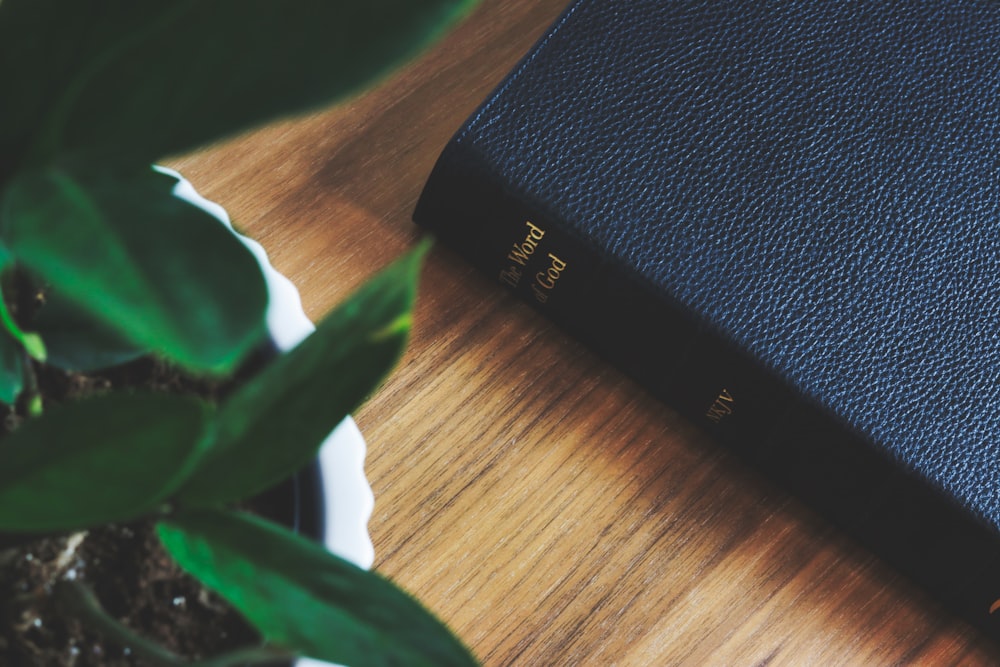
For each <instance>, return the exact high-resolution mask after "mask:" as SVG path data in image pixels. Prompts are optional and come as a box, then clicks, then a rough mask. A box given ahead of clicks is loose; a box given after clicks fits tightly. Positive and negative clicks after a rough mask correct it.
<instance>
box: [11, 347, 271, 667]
mask: <svg viewBox="0 0 1000 667" xmlns="http://www.w3.org/2000/svg"><path fill="white" fill-rule="evenodd" d="M39 387H40V388H41V389H42V392H43V395H44V396H45V397H46V398H45V402H46V404H47V407H51V406H52V405H54V404H58V403H61V402H63V401H67V400H75V399H77V398H79V397H81V396H84V395H89V394H94V393H100V392H103V391H108V390H110V389H112V388H118V387H143V388H145V389H147V390H153V391H172V392H182V393H197V394H199V395H202V396H209V397H214V398H217V397H219V396H221V395H223V394H224V393H225V391H226V390H227V386H226V385H220V384H216V383H211V382H205V381H199V380H193V379H191V378H189V377H186V376H184V375H183V374H180V373H177V372H175V371H173V370H171V369H170V368H168V367H167V366H165V365H164V364H162V363H159V362H157V361H154V360H150V359H142V360H139V361H136V362H133V363H130V364H127V365H125V366H123V367H119V368H117V369H115V370H113V371H109V372H105V373H98V374H91V375H90V376H82V375H76V374H67V373H64V372H61V371H55V370H51V369H40V370H39ZM22 415H23V411H18V410H10V411H9V413H8V414H7V415H6V416H5V417H6V418H5V420H4V423H3V425H2V431H4V432H10V431H11V430H12V429H16V428H17V425H18V424H19V423H20V421H22V420H23V416H22ZM5 539H6V540H7V545H6V546H5V544H4V540H5ZM11 542H17V544H14V545H11ZM63 580H75V581H81V582H83V583H85V584H86V585H87V586H89V587H90V588H91V589H92V590H93V591H94V592H95V594H96V596H97V598H98V600H99V601H100V603H101V605H102V606H103V607H104V609H105V610H106V611H107V612H109V613H110V614H111V615H112V616H114V617H115V618H117V619H118V620H119V621H121V622H122V623H124V624H125V625H127V626H128V627H129V628H131V629H132V630H133V631H135V632H137V633H138V634H140V635H142V636H144V637H147V638H149V639H153V640H155V641H157V642H158V643H160V644H161V645H162V646H164V647H165V648H167V649H169V650H170V651H171V652H173V653H175V654H178V655H181V656H184V657H187V658H204V657H208V656H211V655H217V654H220V653H224V652H227V651H231V650H234V649H237V648H242V647H246V646H249V645H252V644H255V643H257V642H258V638H257V635H256V633H255V631H254V630H253V629H252V628H251V627H250V626H249V625H248V624H247V623H246V622H245V621H244V620H243V619H242V617H241V616H240V615H239V614H237V613H236V612H235V611H233V610H232V609H231V608H230V607H228V605H227V604H226V603H225V602H224V601H222V600H221V599H220V598H218V597H217V596H216V595H214V594H212V593H210V592H209V591H207V590H206V589H204V588H203V587H202V586H201V585H200V584H199V583H198V582H197V581H196V580H195V579H194V578H192V577H190V576H189V575H187V574H185V573H184V572H182V571H181V570H180V568H179V567H178V566H177V565H176V564H175V563H174V562H173V560H172V559H171V558H170V557H169V556H168V555H167V554H166V552H165V551H164V549H163V547H162V546H161V545H160V543H159V540H158V538H157V537H156V534H155V530H154V526H153V523H152V522H151V521H141V522H137V523H130V524H120V525H119V524H111V525H107V526H103V527H100V528H97V529H92V530H88V531H85V532H78V533H73V534H70V535H58V536H50V537H45V538H40V539H32V540H31V541H28V542H23V539H14V538H12V537H11V536H3V535H0V666H2V667H142V666H144V665H146V664H147V663H145V662H142V661H139V660H138V659H137V658H136V657H135V656H134V655H132V653H131V650H130V649H129V648H128V647H125V646H121V645H118V644H115V643H113V642H109V641H108V640H106V639H104V638H102V637H101V636H100V635H98V634H97V633H95V632H94V631H93V630H92V629H90V628H89V627H87V626H85V625H83V624H82V623H81V622H80V621H78V620H76V619H74V618H69V617H67V616H66V615H65V614H64V613H63V612H62V609H61V608H60V605H59V604H58V602H57V600H56V596H54V595H53V591H54V588H55V585H56V583H57V582H59V581H63Z"/></svg>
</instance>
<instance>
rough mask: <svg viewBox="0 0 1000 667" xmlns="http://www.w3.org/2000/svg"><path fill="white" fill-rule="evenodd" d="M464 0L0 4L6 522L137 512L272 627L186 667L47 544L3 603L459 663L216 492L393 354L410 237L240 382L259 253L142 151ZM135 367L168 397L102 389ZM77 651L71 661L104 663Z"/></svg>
mask: <svg viewBox="0 0 1000 667" xmlns="http://www.w3.org/2000/svg"><path fill="white" fill-rule="evenodd" d="M465 4H466V3H465V2H462V1H459V0H433V1H425V2H414V1H411V0H405V1H396V0H389V1H383V0H378V1H374V0H367V1H364V2H323V1H321V0H308V1H306V0H284V1H283V2H277V1H275V0H201V1H199V2H195V1H193V0H191V1H188V0H175V1H174V2H164V1H162V0H157V1H154V0H129V1H128V2H122V1H120V0H0V89H2V90H3V91H4V103H3V104H2V105H0V262H2V263H0V269H2V276H0V278H2V280H0V291H2V297H3V298H2V299H0V401H2V402H3V403H4V404H6V405H7V406H8V408H7V418H6V424H7V430H8V431H9V433H7V434H6V435H5V436H4V437H3V438H2V439H0V531H2V532H3V533H4V534H5V536H4V539H5V540H6V541H7V543H8V544H22V545H23V544H25V543H30V544H36V543H37V542H38V541H39V540H48V539H53V540H63V541H62V542H60V544H62V545H65V552H60V553H56V554H55V558H56V560H57V561H58V560H59V558H60V557H62V556H65V555H66V554H67V553H71V547H73V548H75V547H74V540H76V544H78V542H79V540H78V539H77V537H78V536H79V535H81V534H82V531H96V530H101V529H102V528H101V527H103V526H115V527H122V526H125V528H124V529H123V530H125V531H126V533H125V534H127V531H132V530H133V528H131V526H135V525H147V526H150V527H151V528H150V530H151V532H152V534H154V535H155V536H156V539H158V540H159V541H160V543H161V544H162V547H163V549H164V550H165V553H167V554H169V556H170V558H171V559H172V560H173V562H175V563H177V564H179V565H180V566H181V567H182V568H183V569H184V570H186V571H187V572H189V573H190V574H192V575H193V576H194V577H196V578H197V579H198V580H199V581H201V582H202V583H203V584H204V585H205V586H206V587H207V588H208V589H210V590H212V591H215V592H216V593H217V594H218V595H220V596H221V597H222V598H223V599H225V600H226V601H228V603H229V604H230V605H231V606H232V607H233V608H235V609H236V610H237V611H238V612H239V614H241V615H242V616H243V617H245V618H246V619H248V620H249V621H250V623H251V624H252V625H253V626H254V628H255V629H256V631H257V633H258V634H259V637H260V638H261V639H262V643H261V644H260V645H258V646H252V647H246V648H240V649H238V650H235V651H231V652H228V653H227V654H225V655H221V656H213V657H211V658H205V659H202V660H200V661H198V662H189V661H188V660H187V659H186V658H185V657H184V656H178V655H176V654H175V653H173V652H171V651H170V650H168V649H165V648H164V647H162V646H158V645H157V644H156V643H154V642H150V641H149V640H148V639H146V638H143V637H142V636H141V635H140V634H139V631H138V630H137V629H136V628H131V627H127V626H126V625H125V624H123V623H122V622H121V621H120V620H119V619H118V618H116V615H115V614H113V613H111V612H110V611H109V610H108V609H107V608H106V607H107V606H108V601H106V600H101V599H99V597H98V596H95V595H94V592H93V585H92V583H93V579H92V577H93V576H95V575H94V572H93V571H92V569H93V570H94V571H96V564H94V567H93V568H92V569H91V567H90V566H88V568H87V572H86V573H84V572H82V571H81V570H80V569H77V568H73V567H65V565H66V564H65V563H61V566H60V568H57V569H58V571H59V574H60V576H59V578H58V579H57V580H56V581H55V582H54V583H53V585H52V586H51V587H50V588H48V589H44V588H43V589H41V590H23V591H19V593H18V595H16V596H14V598H13V599H10V600H5V601H4V603H3V604H5V605H6V609H7V617H8V618H11V611H10V609H11V607H16V606H17V605H29V606H30V605H32V604H38V603H39V600H40V599H44V600H45V601H47V602H51V603H52V605H54V606H55V607H57V608H58V609H59V610H60V611H62V612H65V613H67V614H71V615H76V616H77V617H78V618H80V619H82V624H83V625H85V626H88V627H90V628H92V629H96V630H94V631H96V632H97V633H98V634H101V635H103V636H105V637H108V638H109V640H110V641H111V642H112V643H116V644H118V645H120V646H121V647H122V653H123V654H129V653H131V654H132V655H134V656H138V657H139V658H140V660H141V661H142V663H141V664H159V665H180V664H198V665H205V666H207V665H214V666H217V667H221V666H224V665H237V664H239V665H243V664H252V663H255V662H256V663H261V662H268V661H274V660H275V659H277V658H281V659H287V658H291V657H292V656H298V655H303V656H310V657H313V658H316V659H320V660H331V661H337V662H343V663H347V664H351V665H362V664H379V665H381V664H427V665H447V664H470V663H472V662H473V659H472V658H471V656H470V655H469V653H468V652H467V651H466V649H465V648H464V647H463V646H462V645H461V643H460V642H459V641H458V640H456V639H455V638H454V637H453V636H452V635H451V634H450V633H449V632H448V631H447V630H446V629H445V628H444V627H443V626H442V625H441V624H440V623H439V622H438V621H436V620H435V619H434V618H433V617H432V616H431V615H430V614H428V613H427V612H426V611H425V610H423V609H422V608H421V607H420V606H419V604H417V603H416V602H415V601H413V600H412V599H411V598H410V597H409V596H407V595H406V594H405V593H403V592H402V591H400V590H399V589H397V588H396V587H395V586H394V585H392V584H391V583H390V582H388V581H386V580H384V579H382V578H380V577H379V576H378V575H376V574H373V573H369V572H366V571H364V570H362V569H360V568H357V567H355V566H353V565H351V564H349V563H347V562H345V561H343V560H341V559H339V558H337V557H336V556H333V555H331V554H329V553H328V552H326V551H325V550H324V549H322V548H321V547H320V546H318V545H316V544H314V543H312V542H310V541H309V540H308V539H306V538H304V537H302V536H298V535H295V534H294V533H292V532H291V531H289V530H288V529H286V528H283V527H281V526H279V525H277V524H274V523H272V522H270V521H268V520H266V519H264V518H261V517H259V516H256V515H254V514H251V513H248V512H246V511H244V510H243V509H233V508H232V507H233V505H234V504H237V503H242V502H245V501H246V500H247V499H248V498H251V497H253V496H254V495H255V494H257V493H258V492H260V491H261V490H263V489H266V488H268V487H269V486H271V485H272V484H274V483H275V482H278V481H279V480H281V479H282V478H285V477H287V476H288V475H291V474H292V473H293V472H294V471H296V470H297V469H299V468H300V467H301V466H303V465H304V464H305V463H307V462H308V461H309V460H310V459H311V458H312V457H314V455H315V452H316V449H317V447H318V446H319V445H320V443H321V442H322V441H323V440H324V438H325V437H326V435H327V433H329V431H330V430H331V429H332V428H333V427H334V426H336V424H337V423H339V422H340V420H341V419H342V418H343V417H344V416H345V415H347V414H349V412H350V410H352V409H353V408H354V407H355V406H356V405H357V404H358V402H359V401H361V400H362V399H363V398H364V397H365V396H366V395H367V394H368V393H369V392H370V391H371V390H372V389H373V388H374V387H375V386H376V384H377V383H378V382H379V380H380V378H381V377H382V376H383V374H384V373H385V372H386V371H387V370H388V369H389V368H390V367H391V365H392V364H393V363H394V362H395V360H396V359H397V357H398V355H399V353H400V351H401V349H402V347H403V345H404V342H405V338H406V336H407V332H408V329H409V325H410V311H411V308H412V301H413V296H414V285H415V281H416V276H417V272H418V269H419V265H420V259H421V256H422V254H423V252H424V250H425V248H424V247H423V246H421V247H419V248H417V249H416V250H414V251H413V252H412V253H411V254H409V255H408V256H406V257H404V258H403V259H401V260H400V261H398V262H397V263H395V264H393V265H392V266H390V267H389V268H388V269H386V270H384V271H383V272H381V273H380V274H379V275H378V276H376V277H375V278H374V279H373V280H372V281H371V282H370V283H368V284H367V285H365V286H364V287H362V289H361V290H360V291H359V292H358V293H356V294H355V295H354V296H353V297H351V298H350V299H349V300H348V301H347V302H346V303H345V304H343V305H342V306H340V307H338V308H337V309H336V310H335V311H334V312H332V313H331V314H330V315H329V316H328V317H326V318H325V319H324V320H323V321H321V322H320V323H319V324H318V326H317V329H316V332H315V333H314V334H312V335H310V336H309V337H308V338H307V339H306V340H304V341H303V342H302V343H301V344H299V345H298V346H296V347H295V348H294V349H293V350H291V351H289V352H287V353H285V354H282V355H280V356H278V357H277V358H275V359H273V360H272V361H270V362H269V363H267V364H266V365H265V366H264V368H263V369H262V370H260V371H259V372H258V373H256V374H255V375H252V376H251V377H249V378H248V379H245V380H243V381H242V382H240V383H238V384H234V383H233V382H232V378H233V377H234V376H237V375H239V374H240V373H241V372H242V369H245V368H246V367H247V363H248V361H247V360H248V359H249V358H251V357H253V356H254V354H255V353H256V352H257V351H259V350H260V349H261V347H262V346H266V341H267V329H266V325H265V312H266V307H267V291H266V287H265V283H264V280H263V278H262V276H261V270H260V267H259V265H258V263H257V262H256V261H255V260H254V259H253V257H252V256H251V254H250V253H249V252H248V251H247V249H246V247H245V246H244V245H243V244H242V243H241V242H240V241H239V240H238V239H237V238H236V237H235V236H234V235H233V234H232V233H231V232H230V231H229V230H227V229H225V227H224V226H222V225H220V224H218V222H217V221H216V220H215V219H214V218H213V217H212V216H211V215H210V214H209V213H207V212H206V211H204V210H203V209H202V208H199V207H198V206H195V205H193V204H191V203H190V202H189V201H186V200H185V199H182V198H180V197H177V196H175V189H176V187H177V185H178V181H177V177H176V176H175V175H172V174H169V173H164V172H162V171H160V170H156V169H153V168H151V166H150V165H151V164H152V163H154V162H155V161H156V160H157V159H159V158H161V157H163V156H165V155H170V154H176V153H179V152H182V151H186V150H189V149H192V148H194V147H196V146H198V145H200V144H202V143H205V142H208V141H212V140H214V139H216V138H218V137H221V136H223V135H227V134H231V133H233V132H236V131H239V130H242V129H244V128H247V127H250V126H252V125H254V124H257V123H261V122H264V121H267V120H269V119H271V118H273V117H275V116H277V115H280V114H285V113H291V112H295V111H299V110H302V109H306V108H310V107H314V106H316V105H318V104H322V103H326V102H329V101H331V100H335V99H337V98H338V97H341V96H343V95H345V94H348V93H350V92H351V91H354V90H356V89H357V88H358V87H359V86H362V85H364V84H365V83H367V82H369V81H371V80H372V79H373V78H375V77H377V76H379V75H380V74H381V73H383V72H385V71H386V70H387V68H389V67H391V66H392V65H393V64H394V63H397V62H399V61H400V60H401V59H403V58H405V57H407V56H408V55H410V54H411V53H412V52H413V51H414V50H415V49H416V48H418V47H419V46H421V45H422V44H424V43H426V42H427V41H428V40H429V39H430V38H432V37H433V36H434V35H435V34H437V33H438V32H439V31H440V30H441V28H442V26H443V25H445V24H446V23H447V22H448V21H450V20H452V19H453V18H454V17H455V16H456V15H457V14H458V13H460V12H461V10H462V9H463V6H464V5H465ZM137 359H138V360H139V361H135V360H137ZM150 360H153V361H150ZM121 364H124V365H121ZM136 364H140V365H144V368H147V369H148V367H150V366H153V367H154V368H155V370H156V371H157V373H158V374H159V375H157V376H156V378H155V379H154V380H153V381H152V382H153V383H154V384H157V383H158V384H165V385H168V386H170V387H172V388H180V389H182V391H181V392H180V393H175V392H172V391H171V392H164V391H152V390H149V389H148V388H143V387H140V388H134V387H132V386H131V384H132V380H131V379H130V378H127V377H126V378H125V380H122V381H123V382H124V385H123V386H122V387H119V386H117V385H115V383H116V382H118V381H119V380H121V377H120V376H122V375H123V374H124V375H125V376H128V375H129V373H131V372H132V370H134V368H135V365H136ZM108 367H112V368H116V369H122V368H124V369H126V371H120V370H112V371H104V370H101V369H106V368H108ZM116 374H117V375H116ZM164 374H166V375H164ZM95 378H96V379H95ZM144 381H145V382H148V380H144ZM109 383H111V384H112V385H113V386H111V387H110V389H109V388H108V386H107V385H108V384H109ZM51 387H54V392H55V395H53V394H50V393H48V391H49V389H50V388H51ZM81 388H82V392H81V391H79V390H81ZM78 393H82V394H85V396H84V397H82V398H77V394H78ZM66 535H70V536H73V537H70V538H68V539H67V538H66V537H65V536H66ZM61 548H62V547H61ZM126 551H127V550H126ZM8 553H9V552H8ZM18 553H22V554H24V553H26V552H24V551H21V552H18ZM28 556H31V554H30V553H28V554H27V556H24V557H25V558H28ZM0 560H2V559H0ZM7 564H8V565H9V564H10V563H7ZM2 566H3V563H0V567H2ZM84 574H86V576H84ZM178 612H180V610H178ZM18 618H20V620H21V621H23V622H26V623H28V624H29V625H30V624H33V623H35V622H37V623H38V624H39V625H44V624H45V623H49V622H50V619H48V618H41V617H37V618H34V619H30V618H28V617H24V616H21V617H18ZM73 623H76V621H74V622H73ZM4 648H5V647H4V646H2V645H0V650H3V649H4ZM77 650H78V651H77V652H78V653H79V647H77ZM89 659H90V660H91V662H87V658H85V657H81V656H80V655H78V654H73V655H69V656H67V658H66V664H76V661H80V662H79V664H111V663H110V659H109V658H108V656H102V657H98V658H94V657H93V656H91V657H90V658H89ZM94 660H96V662H94Z"/></svg>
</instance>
